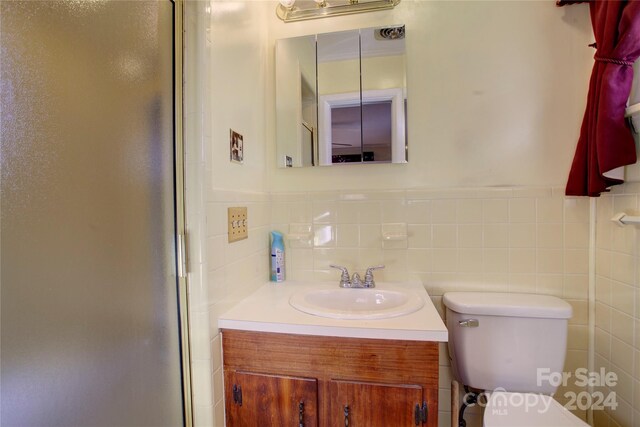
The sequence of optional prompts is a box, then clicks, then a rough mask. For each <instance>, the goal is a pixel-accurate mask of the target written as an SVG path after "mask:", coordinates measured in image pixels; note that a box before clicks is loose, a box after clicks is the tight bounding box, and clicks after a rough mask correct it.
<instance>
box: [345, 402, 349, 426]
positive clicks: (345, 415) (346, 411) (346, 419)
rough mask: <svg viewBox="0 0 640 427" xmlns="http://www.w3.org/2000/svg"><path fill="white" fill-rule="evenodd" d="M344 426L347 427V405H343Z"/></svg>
mask: <svg viewBox="0 0 640 427" xmlns="http://www.w3.org/2000/svg"><path fill="white" fill-rule="evenodd" d="M344 427H349V405H345V406H344Z"/></svg>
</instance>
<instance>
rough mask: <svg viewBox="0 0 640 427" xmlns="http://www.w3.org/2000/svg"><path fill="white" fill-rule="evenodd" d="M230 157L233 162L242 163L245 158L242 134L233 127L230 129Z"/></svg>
mask: <svg viewBox="0 0 640 427" xmlns="http://www.w3.org/2000/svg"><path fill="white" fill-rule="evenodd" d="M229 134H230V136H229V159H230V160H231V161H232V162H233V163H240V164H242V162H243V159H244V142H243V140H242V135H240V134H239V133H238V132H236V131H234V130H233V129H229Z"/></svg>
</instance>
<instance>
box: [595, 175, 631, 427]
mask: <svg viewBox="0 0 640 427" xmlns="http://www.w3.org/2000/svg"><path fill="white" fill-rule="evenodd" d="M629 169H631V170H628V171H627V172H628V173H627V176H629V175H630V174H637V173H638V171H640V168H639V167H638V165H637V164H636V165H635V166H633V168H629ZM639 196H640V183H638V182H634V183H628V184H624V185H623V186H620V187H616V188H615V189H614V190H613V191H612V192H611V193H609V194H606V195H603V196H601V197H600V198H599V199H598V200H597V225H596V248H597V250H596V329H595V362H596V365H595V367H596V369H600V368H604V369H605V370H606V371H607V372H614V373H615V374H616V375H617V376H618V382H617V385H616V386H614V387H603V388H601V389H600V391H602V392H604V393H605V395H608V394H609V392H614V393H615V397H616V401H617V403H618V407H617V408H616V409H615V410H605V411H595V412H594V418H595V425H596V426H597V427H606V426H623V427H627V426H635V425H639V424H640V289H639V288H638V285H639V284H640V282H639V281H638V274H639V273H640V270H639V269H638V266H639V261H640V259H639V256H640V251H639V248H640V234H639V233H638V230H637V229H636V228H635V227H634V226H625V227H619V226H617V225H615V224H614V223H613V222H611V221H610V218H611V217H612V216H613V215H614V214H615V213H618V212H626V213H628V214H633V213H634V212H636V213H637V212H638V210H639V209H640V197H639Z"/></svg>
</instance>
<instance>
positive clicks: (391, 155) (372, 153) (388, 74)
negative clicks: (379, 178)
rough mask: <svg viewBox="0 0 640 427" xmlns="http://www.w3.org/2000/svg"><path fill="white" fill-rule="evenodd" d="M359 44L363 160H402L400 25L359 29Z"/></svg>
mask: <svg viewBox="0 0 640 427" xmlns="http://www.w3.org/2000/svg"><path fill="white" fill-rule="evenodd" d="M360 44H361V53H360V57H361V64H360V68H361V75H362V77H361V78H362V105H363V108H362V133H363V148H362V151H363V155H364V157H365V158H364V159H363V161H365V162H367V161H369V162H376V163H388V162H392V163H403V162H406V161H407V140H406V129H405V117H406V114H405V105H406V104H405V99H406V87H407V84H406V73H405V68H406V67H405V44H404V26H402V27H387V28H383V29H380V28H365V29H362V30H360ZM366 153H369V155H367V154H366Z"/></svg>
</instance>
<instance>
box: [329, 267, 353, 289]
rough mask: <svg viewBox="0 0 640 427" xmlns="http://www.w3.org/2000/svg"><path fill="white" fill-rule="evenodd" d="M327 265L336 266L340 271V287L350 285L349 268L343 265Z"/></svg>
mask: <svg viewBox="0 0 640 427" xmlns="http://www.w3.org/2000/svg"><path fill="white" fill-rule="evenodd" d="M329 267H331V268H336V269H338V270H340V271H342V275H341V276H340V287H341V288H349V287H351V280H350V279H349V270H347V267H343V266H341V265H334V264H329Z"/></svg>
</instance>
